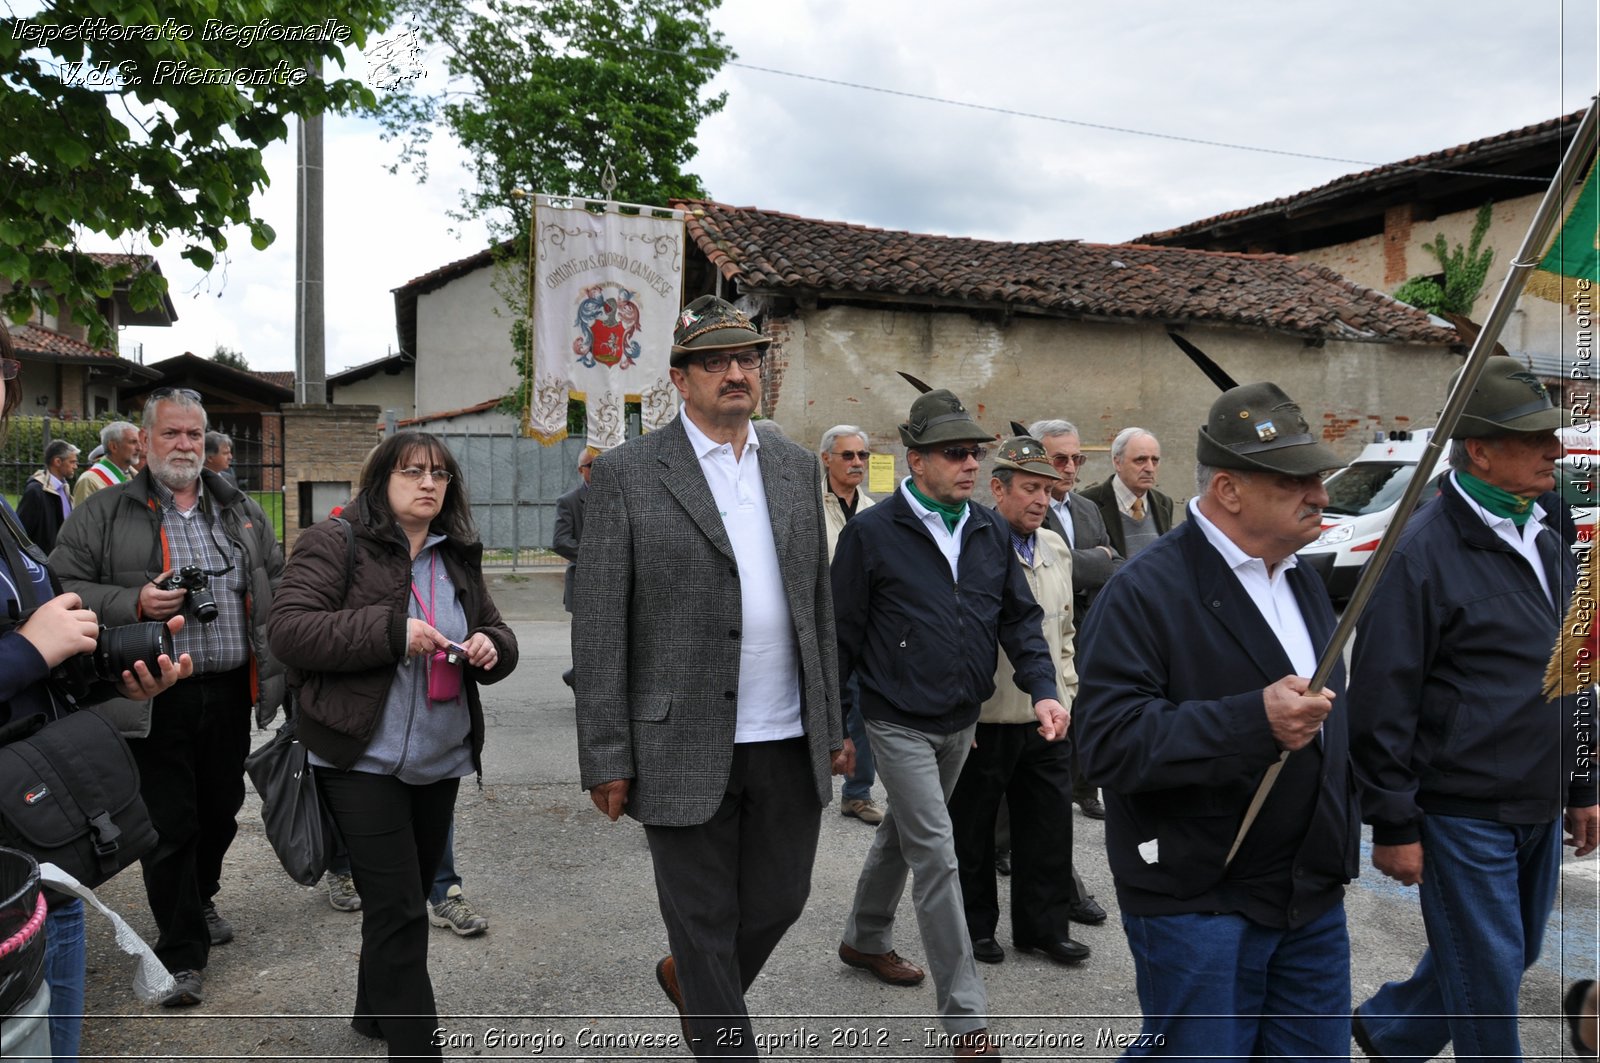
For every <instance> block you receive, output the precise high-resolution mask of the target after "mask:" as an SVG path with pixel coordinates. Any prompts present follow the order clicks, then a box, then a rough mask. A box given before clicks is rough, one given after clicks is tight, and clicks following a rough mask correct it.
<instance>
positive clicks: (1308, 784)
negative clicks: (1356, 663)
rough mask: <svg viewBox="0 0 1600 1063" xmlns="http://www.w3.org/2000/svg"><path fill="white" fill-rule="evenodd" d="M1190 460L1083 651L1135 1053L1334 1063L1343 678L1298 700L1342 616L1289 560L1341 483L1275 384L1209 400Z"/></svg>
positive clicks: (1350, 832) (1347, 811)
mask: <svg viewBox="0 0 1600 1063" xmlns="http://www.w3.org/2000/svg"><path fill="white" fill-rule="evenodd" d="M1197 452H1198V456H1199V469H1198V472H1197V476H1196V487H1197V489H1198V491H1199V497H1198V498H1196V499H1195V500H1194V501H1193V502H1191V503H1190V506H1189V519H1188V520H1186V521H1184V522H1183V523H1182V524H1181V525H1179V526H1177V527H1175V528H1174V529H1173V530H1172V531H1171V532H1169V533H1168V534H1167V535H1164V536H1162V537H1161V538H1160V539H1159V540H1157V541H1156V542H1155V543H1153V544H1152V545H1151V546H1149V547H1147V548H1146V549H1145V550H1144V551H1142V552H1141V553H1140V554H1139V555H1138V556H1136V557H1134V558H1133V559H1131V560H1130V561H1129V562H1128V563H1127V564H1126V565H1125V566H1123V568H1122V569H1121V571H1120V572H1118V573H1117V575H1115V576H1113V577H1112V579H1111V581H1110V582H1109V583H1108V584H1107V585H1106V588H1105V590H1104V591H1102V592H1101V594H1100V596H1099V597H1098V598H1097V599H1096V600H1095V605H1094V609H1093V610H1091V611H1090V613H1089V617H1088V621H1087V622H1086V624H1085V626H1084V632H1083V639H1082V643H1081V646H1082V651H1083V652H1082V661H1083V664H1082V671H1081V674H1080V680H1081V682H1080V686H1079V693H1078V705H1077V710H1078V719H1077V724H1076V727H1077V736H1078V741H1079V743H1080V750H1081V752H1082V755H1083V758H1084V762H1085V765H1086V767H1087V768H1088V771H1089V774H1090V775H1091V776H1092V777H1094V778H1095V779H1097V780H1098V781H1099V782H1100V784H1101V787H1102V789H1103V791H1104V793H1105V802H1106V811H1107V818H1106V850H1107V854H1108V857H1109V859H1110V864H1111V871H1112V875H1113V877H1114V878H1115V880H1116V886H1117V901H1118V904H1119V905H1120V907H1121V909H1122V915H1123V928H1124V930H1125V931H1126V933H1127V936H1128V946H1129V948H1130V950H1131V951H1132V953H1133V958H1134V967H1135V973H1136V976H1137V988H1138V992H1139V1003H1140V1005H1141V1007H1142V1008H1143V1010H1144V1014H1145V1019H1144V1028H1143V1034H1142V1037H1141V1038H1140V1040H1139V1042H1138V1043H1136V1044H1135V1045H1133V1046H1131V1047H1130V1049H1129V1054H1130V1055H1146V1054H1167V1055H1173V1056H1185V1057H1196V1056H1207V1057H1213V1058H1218V1059H1242V1058H1246V1057H1260V1058H1274V1059H1294V1058H1308V1057H1317V1056H1338V1055H1342V1054H1344V1053H1345V1052H1347V1051H1348V1049H1349V1043H1350V1023H1349V1017H1348V1011H1349V1007H1350V978H1349V963H1350V955H1349V938H1348V936H1347V933H1346V929H1345V918H1344V904H1343V895H1344V883H1345V882H1348V881H1349V880H1350V879H1351V878H1353V877H1354V876H1355V872H1356V869H1357V858H1358V844H1359V837H1360V833H1359V827H1358V824H1357V822H1356V816H1355V808H1354V806H1353V803H1352V801H1351V796H1350V783H1349V769H1348V765H1347V756H1346V754H1347V747H1346V741H1345V736H1346V724H1345V708H1344V706H1343V703H1342V701H1340V700H1339V695H1341V694H1342V693H1343V687H1344V684H1343V675H1342V669H1338V670H1336V671H1335V672H1334V674H1333V676H1332V677H1331V678H1330V680H1329V683H1328V687H1327V688H1326V689H1323V690H1318V691H1312V690H1309V689H1308V685H1309V680H1308V678H1307V677H1309V676H1311V675H1312V673H1313V672H1314V671H1315V669H1316V661H1317V659H1318V657H1319V656H1320V654H1321V652H1322V650H1323V648H1324V647H1326V645H1327V644H1328V639H1329V636H1330V635H1331V634H1332V632H1333V628H1334V616H1333V608H1332V606H1331V605H1330V604H1329V602H1328V595H1327V592H1326V590H1325V589H1324V588H1323V585H1322V583H1321V581H1320V580H1319V579H1318V578H1317V576H1316V575H1315V574H1314V573H1312V572H1310V571H1309V570H1308V569H1303V568H1298V567H1296V565H1295V558H1294V553H1295V551H1296V550H1298V549H1299V548H1300V547H1302V546H1304V545H1306V544H1307V543H1309V542H1310V541H1311V540H1312V539H1314V538H1316V536H1317V534H1318V532H1319V530H1320V526H1321V511H1322V506H1323V504H1324V503H1326V502H1327V500H1328V495H1327V492H1326V491H1325V490H1324V489H1323V487H1322V477H1321V474H1322V473H1323V472H1325V471H1326V470H1329V469H1333V468H1337V467H1338V466H1339V465H1340V464H1341V462H1340V461H1339V460H1338V459H1337V458H1336V457H1335V456H1334V454H1333V453H1332V451H1330V450H1329V449H1328V448H1326V447H1325V446H1323V445H1322V444H1321V443H1320V442H1318V441H1317V440H1316V437H1315V436H1313V435H1312V434H1311V431H1310V429H1309V427H1308V426H1307V424H1306V421H1305V418H1304V417H1303V416H1302V415H1301V413H1300V408H1299V406H1297V405H1296V404H1295V403H1294V402H1293V401H1292V400H1291V399H1290V398H1289V397H1288V396H1287V395H1285V394H1284V393H1283V391H1282V390H1280V389H1279V388H1278V387H1277V386H1276V385H1274V384H1267V383H1262V384H1250V385H1245V386H1243V387H1237V388H1233V389H1231V390H1229V391H1227V392H1225V393H1224V394H1223V395H1222V396H1221V397H1220V398H1218V399H1217V401H1216V403H1215V404H1213V406H1212V407H1211V412H1210V417H1209V420H1208V423H1207V425H1206V427H1204V428H1202V429H1201V430H1200V438H1199V444H1198V448H1197ZM1280 760H1281V769H1280V770H1279V772H1278V774H1277V775H1276V778H1275V785H1273V788H1272V789H1271V791H1270V793H1269V795H1268V797H1267V799H1266V801H1265V803H1264V804H1263V805H1262V808H1261V811H1260V814H1259V816H1258V817H1257V818H1255V819H1254V820H1253V822H1247V817H1246V809H1247V808H1248V807H1249V805H1250V803H1251V798H1252V796H1253V795H1254V794H1255V793H1256V792H1257V790H1258V788H1259V787H1260V785H1261V784H1262V779H1263V777H1264V776H1266V775H1267V774H1268V771H1269V769H1270V768H1272V767H1273V766H1274V765H1278V764H1279V763H1280ZM1236 843H1237V852H1236V853H1234V852H1232V850H1233V849H1234V848H1235V845H1236Z"/></svg>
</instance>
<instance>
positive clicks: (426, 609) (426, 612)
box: [411, 551, 439, 628]
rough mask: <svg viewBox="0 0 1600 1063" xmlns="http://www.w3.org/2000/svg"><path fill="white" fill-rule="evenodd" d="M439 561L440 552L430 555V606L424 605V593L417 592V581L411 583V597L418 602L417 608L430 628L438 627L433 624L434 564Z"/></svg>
mask: <svg viewBox="0 0 1600 1063" xmlns="http://www.w3.org/2000/svg"><path fill="white" fill-rule="evenodd" d="M438 560H439V553H438V551H434V552H433V553H431V554H429V555H428V604H427V605H423V604H422V592H421V591H419V590H417V581H416V580H412V581H411V595H412V597H414V598H416V600H417V608H418V609H421V610H422V618H423V619H424V620H426V621H427V622H428V626H429V627H435V628H436V627H438V625H437V624H435V623H434V622H433V588H434V567H433V566H434V563H435V562H437V561H438Z"/></svg>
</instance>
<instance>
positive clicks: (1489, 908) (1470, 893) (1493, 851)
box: [1360, 815, 1561, 1063]
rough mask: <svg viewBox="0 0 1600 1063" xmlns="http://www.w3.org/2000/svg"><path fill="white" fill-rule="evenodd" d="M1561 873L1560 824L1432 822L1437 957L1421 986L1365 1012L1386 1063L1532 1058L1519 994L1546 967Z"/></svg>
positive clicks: (1428, 959) (1426, 898)
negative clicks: (1527, 974) (1535, 969)
mask: <svg viewBox="0 0 1600 1063" xmlns="http://www.w3.org/2000/svg"><path fill="white" fill-rule="evenodd" d="M1560 869H1561V830H1560V824H1559V823H1541V824H1538V825H1535V826H1529V825H1526V824H1510V823H1495V822H1493V821H1491V820H1487V819H1467V818H1464V817H1458V816H1433V815H1430V816H1425V817H1424V818H1423V821H1422V886H1421V887H1420V889H1421V900H1422V922H1423V926H1424V927H1425V928H1426V929H1427V932H1428V949H1427V951H1426V952H1424V953H1423V954H1422V960H1421V962H1419V963H1418V964H1417V969H1416V970H1415V971H1414V972H1413V973H1412V975H1411V977H1410V978H1408V979H1406V980H1405V981H1404V982H1389V983H1387V984H1386V985H1384V986H1383V988H1381V989H1379V990H1378V991H1377V992H1376V993H1374V994H1373V995H1372V999H1371V1000H1368V1001H1367V1002H1366V1003H1364V1004H1362V1005H1361V1008H1360V1013H1361V1014H1360V1020H1361V1025H1362V1027H1363V1028H1364V1029H1365V1031H1366V1033H1367V1035H1368V1037H1370V1038H1371V1040H1372V1044H1373V1047H1374V1048H1375V1049H1377V1051H1378V1052H1379V1053H1380V1054H1382V1055H1383V1056H1384V1057H1385V1058H1387V1059H1390V1060H1394V1061H1396V1063H1399V1061H1401V1060H1406V1059H1419V1060H1420V1059H1431V1058H1433V1057H1434V1056H1436V1055H1438V1054H1439V1052H1440V1051H1441V1050H1443V1048H1444V1046H1445V1045H1446V1044H1447V1043H1448V1044H1451V1045H1453V1046H1454V1048H1455V1054H1456V1059H1458V1060H1467V1059H1476V1058H1483V1057H1495V1058H1499V1059H1520V1058H1522V1040H1521V1037H1520V1036H1519V1034H1518V1031H1517V994H1518V992H1519V990H1520V989H1521V987H1522V972H1523V971H1525V970H1526V969H1527V968H1529V967H1531V966H1533V963H1534V961H1535V960H1537V959H1538V958H1539V947H1540V945H1541V944H1542V943H1543V941H1544V930H1545V925H1546V924H1547V923H1548V922H1549V921H1550V909H1551V908H1552V906H1554V904H1555V897H1556V882H1557V879H1558V878H1559V876H1560Z"/></svg>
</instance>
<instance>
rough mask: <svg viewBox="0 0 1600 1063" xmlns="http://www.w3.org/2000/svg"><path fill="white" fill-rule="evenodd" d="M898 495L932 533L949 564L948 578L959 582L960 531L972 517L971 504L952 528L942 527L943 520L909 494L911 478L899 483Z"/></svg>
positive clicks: (969, 502) (968, 504)
mask: <svg viewBox="0 0 1600 1063" xmlns="http://www.w3.org/2000/svg"><path fill="white" fill-rule="evenodd" d="M900 493H901V494H902V495H904V496H905V499H906V501H907V502H909V503H911V512H913V513H915V514H916V515H917V517H918V519H919V520H921V521H922V523H923V524H925V525H927V528H928V531H929V532H931V533H933V541H934V543H935V544H936V545H937V546H938V547H939V552H940V553H941V554H943V555H944V559H945V560H946V561H948V562H950V578H951V579H952V580H955V581H956V582H957V583H960V582H961V571H960V565H961V529H962V528H965V527H966V526H967V518H968V517H970V516H971V515H972V503H971V501H968V502H967V505H966V508H965V509H963V510H962V511H961V519H960V520H958V521H956V526H955V527H954V528H946V527H945V526H944V518H943V517H941V516H940V515H939V514H937V513H935V512H934V511H933V510H931V509H929V508H928V507H927V506H925V505H923V504H922V503H921V502H919V501H917V496H916V495H914V494H912V493H911V477H909V476H907V477H906V478H905V479H904V480H902V481H900Z"/></svg>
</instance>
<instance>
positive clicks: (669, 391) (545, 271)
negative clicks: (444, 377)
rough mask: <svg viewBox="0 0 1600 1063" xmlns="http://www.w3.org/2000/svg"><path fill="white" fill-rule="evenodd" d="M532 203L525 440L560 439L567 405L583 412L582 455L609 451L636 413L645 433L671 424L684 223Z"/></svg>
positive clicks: (583, 205) (646, 213)
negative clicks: (632, 407)
mask: <svg viewBox="0 0 1600 1063" xmlns="http://www.w3.org/2000/svg"><path fill="white" fill-rule="evenodd" d="M600 205H602V204H598V203H593V202H590V201H586V200H569V199H559V198H556V197H553V196H538V197H536V199H535V202H534V212H533V239H532V244H533V252H532V257H533V268H532V280H531V283H532V285H533V299H532V302H533V318H532V324H533V330H532V332H533V388H532V391H531V394H530V396H529V401H528V434H529V435H531V436H533V437H535V438H537V439H540V440H542V441H543V442H545V443H554V442H557V441H558V440H561V439H563V438H565V437H566V434H567V401H568V399H569V397H570V398H574V399H581V400H582V401H583V402H584V404H585V406H586V407H587V409H588V426H587V427H588V438H589V445H590V446H592V447H595V448H597V449H599V450H608V449H610V448H611V447H614V446H616V445H617V444H619V443H621V442H622V440H623V437H624V435H625V432H626V428H627V420H626V417H625V414H624V407H625V405H626V404H627V403H629V402H637V403H639V407H640V413H641V418H642V421H643V428H644V430H645V431H647V432H649V431H652V430H654V429H656V428H660V427H661V426H662V425H665V424H666V423H667V422H668V421H670V420H672V418H673V416H674V415H675V414H676V412H677V403H676V402H675V401H674V397H675V392H674V390H673V387H672V382H671V380H670V378H669V377H668V374H667V363H668V359H669V357H670V355H671V350H672V328H673V325H674V324H675V323H676V321H677V316H678V308H679V307H680V306H681V305H682V303H683V240H684V233H683V217H682V215H681V213H678V212H673V211H667V210H665V209H663V210H661V211H659V212H657V213H660V214H663V215H670V216H667V217H653V216H651V209H650V208H644V209H643V210H642V211H641V212H640V213H639V214H624V213H621V212H620V211H618V210H617V206H618V204H615V203H605V204H603V206H604V207H605V210H604V212H596V211H593V210H590V209H587V208H588V207H591V206H600Z"/></svg>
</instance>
